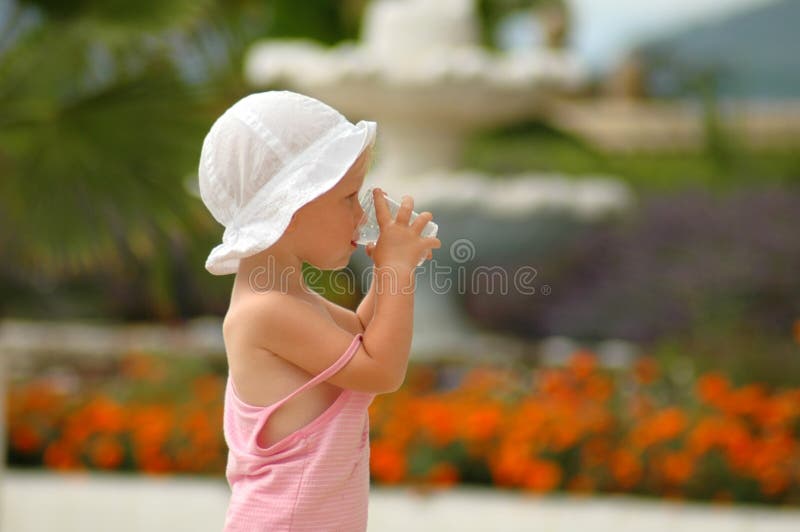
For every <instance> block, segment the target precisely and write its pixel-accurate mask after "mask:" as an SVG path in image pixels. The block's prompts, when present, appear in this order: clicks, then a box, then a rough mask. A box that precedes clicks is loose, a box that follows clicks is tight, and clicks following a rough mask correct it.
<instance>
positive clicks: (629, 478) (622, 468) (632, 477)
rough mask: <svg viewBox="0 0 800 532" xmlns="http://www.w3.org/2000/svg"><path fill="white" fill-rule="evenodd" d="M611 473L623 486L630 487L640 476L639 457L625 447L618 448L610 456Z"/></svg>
mask: <svg viewBox="0 0 800 532" xmlns="http://www.w3.org/2000/svg"><path fill="white" fill-rule="evenodd" d="M611 474H612V476H613V477H614V480H615V481H616V482H617V484H619V485H620V486H621V487H623V488H632V487H633V486H635V485H636V484H637V483H638V482H639V480H640V479H641V478H642V465H641V463H640V462H639V457H638V456H637V455H636V454H634V453H633V452H631V451H629V450H626V449H618V450H617V451H616V452H614V454H613V455H612V457H611Z"/></svg>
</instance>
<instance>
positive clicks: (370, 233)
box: [354, 188, 439, 266]
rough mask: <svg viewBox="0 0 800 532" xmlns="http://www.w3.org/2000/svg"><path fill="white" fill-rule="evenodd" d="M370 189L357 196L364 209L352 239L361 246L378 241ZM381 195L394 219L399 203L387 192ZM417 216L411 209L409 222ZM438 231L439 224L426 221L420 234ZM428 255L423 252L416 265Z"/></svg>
mask: <svg viewBox="0 0 800 532" xmlns="http://www.w3.org/2000/svg"><path fill="white" fill-rule="evenodd" d="M372 190H373V189H371V188H370V189H367V190H366V191H364V193H363V194H362V195H361V197H360V198H359V200H358V201H359V203H361V208H362V209H364V216H363V217H362V218H361V221H360V222H359V224H358V228H357V229H356V236H357V238H356V239H355V240H354V242H355V243H356V244H361V245H362V246H366V245H367V244H374V243H375V242H377V241H378V235H380V232H381V231H380V226H379V225H378V218H377V216H376V215H375V203H374V201H373V198H372ZM383 196H384V197H385V198H386V203H387V204H388V205H389V212H390V214H391V216H392V219H394V218H395V217H396V216H397V211H398V210H399V209H400V204H399V203H398V202H397V201H395V200H393V199H392V198H390V197H389V195H388V194H386V193H385V192H384V193H383ZM417 216H419V213H417V212H416V211H411V218H410V220H409V223H411V222H413V221H414V219H415V218H416V217H417ZM438 232H439V226H438V225H436V224H435V223H434V222H428V223H427V224H426V225H425V227H424V228H423V229H422V233H421V234H420V235H421V236H422V237H424V238H428V237H432V236H436V233H438ZM427 255H428V253H427V252H425V256H423V257H422V259H421V260H420V261H419V262H418V263H417V266H420V265H421V264H422V263H423V262H425V257H426V256H427Z"/></svg>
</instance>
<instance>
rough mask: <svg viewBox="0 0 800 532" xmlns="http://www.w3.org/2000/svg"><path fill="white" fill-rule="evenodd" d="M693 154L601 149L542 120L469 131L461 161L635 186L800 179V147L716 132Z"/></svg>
mask: <svg viewBox="0 0 800 532" xmlns="http://www.w3.org/2000/svg"><path fill="white" fill-rule="evenodd" d="M713 140H714V142H713V143H711V146H709V147H706V148H705V149H703V150H702V151H698V152H694V153H631V154H621V153H604V152H601V151H599V150H597V149H594V148H593V147H592V146H589V145H587V144H586V143H584V142H582V141H581V140H579V139H577V138H574V137H572V136H570V135H568V134H566V133H564V132H561V131H559V130H557V129H554V128H552V127H549V126H548V125H546V124H542V123H538V122H531V123H525V124H520V125H517V126H514V127H511V128H506V129H503V130H496V131H493V132H488V133H483V134H480V135H476V136H474V137H473V138H472V139H470V141H469V142H468V144H467V148H466V150H465V157H464V161H463V163H464V166H466V167H468V168H471V169H475V170H479V171H482V172H486V173H489V174H492V175H506V174H516V173H523V172H543V173H551V172H552V173H559V174H563V175H565V176H566V177H569V176H575V177H580V176H585V175H588V174H593V175H606V176H610V177H617V178H620V179H622V180H623V181H625V182H626V183H628V184H629V185H630V186H631V187H632V188H633V189H634V190H637V191H658V190H672V189H677V188H683V187H687V186H702V187H709V188H712V189H718V190H724V189H727V188H732V187H736V186H739V185H742V184H757V183H764V184H766V183H773V184H774V183H782V184H787V183H794V184H797V183H800V150H783V151H781V150H772V151H759V152H754V151H750V150H744V149H740V148H737V147H736V144H735V142H734V141H733V139H730V138H721V137H716V138H714V139H713Z"/></svg>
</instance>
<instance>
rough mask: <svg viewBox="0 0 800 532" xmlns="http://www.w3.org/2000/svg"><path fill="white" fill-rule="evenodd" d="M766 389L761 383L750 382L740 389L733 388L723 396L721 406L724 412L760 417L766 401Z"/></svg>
mask: <svg viewBox="0 0 800 532" xmlns="http://www.w3.org/2000/svg"><path fill="white" fill-rule="evenodd" d="M766 397H767V395H766V391H765V390H764V387H763V386H762V385H760V384H748V385H747V386H743V387H741V388H739V389H736V390H732V391H731V392H730V393H728V394H727V396H725V397H723V399H722V401H721V404H718V406H719V408H720V409H721V410H722V411H723V412H727V413H730V414H733V415H740V416H751V417H753V418H757V417H758V413H759V412H760V411H761V409H762V408H763V405H764V403H765V401H766Z"/></svg>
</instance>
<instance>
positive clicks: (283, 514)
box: [223, 334, 375, 532]
mask: <svg viewBox="0 0 800 532" xmlns="http://www.w3.org/2000/svg"><path fill="white" fill-rule="evenodd" d="M361 341H362V335H361V334H357V335H356V336H355V338H353V342H352V343H351V344H350V347H348V348H347V350H346V351H345V353H344V354H343V355H342V356H341V357H340V358H339V360H337V361H336V362H334V363H333V364H332V365H331V366H330V367H329V368H328V369H326V370H325V371H323V372H322V373H320V374H319V375H317V376H316V377H314V378H313V379H311V380H310V381H308V382H307V383H306V384H304V385H303V386H301V387H300V388H298V389H297V390H295V391H294V392H292V393H291V394H289V395H288V396H287V397H285V398H284V399H282V400H280V401H278V402H277V403H274V404H271V405H269V406H266V407H262V406H254V405H250V404H247V403H245V402H243V401H242V400H241V399H239V397H238V396H237V395H236V391H235V390H234V387H233V381H232V380H231V378H230V375H228V383H227V386H226V389H225V406H224V419H223V426H224V427H223V428H224V433H225V441H226V443H227V444H228V465H227V470H226V472H225V476H226V478H227V479H228V484H229V485H230V488H231V497H230V501H229V503H228V511H227V515H226V517H225V529H224V530H225V531H227V532H234V531H236V532H256V531H259V532H261V531H267V530H269V531H284V530H287V531H288V530H292V531H295V530H313V531H315V532H319V531H327V530H336V531H338V530H342V531H347V532H352V531H363V530H366V528H367V504H368V497H369V412H368V409H367V407H368V406H369V405H370V403H372V400H373V398H374V397H375V394H370V393H363V392H357V391H355V390H348V389H344V390H342V392H341V393H340V394H339V397H338V398H337V399H336V401H335V402H334V403H333V404H332V405H331V406H330V407H329V408H328V409H327V410H326V411H325V412H323V413H322V414H321V415H320V416H319V417H317V418H316V419H314V420H313V421H311V423H309V424H308V425H306V426H304V427H302V428H300V429H298V430H296V431H295V432H293V433H292V434H290V435H288V436H286V437H285V438H283V439H281V440H280V441H278V442H275V443H274V444H272V445H270V446H269V447H266V448H264V447H262V446H260V445H259V444H258V442H257V436H258V434H259V431H260V430H261V428H262V427H263V426H264V424H265V423H266V422H267V420H268V419H269V416H270V415H271V414H272V412H274V411H275V410H277V409H278V408H280V406H281V405H282V404H284V403H285V402H286V401H288V400H289V399H291V398H292V397H294V396H296V395H297V394H300V393H302V392H303V391H305V390H307V389H309V388H311V387H313V386H316V385H317V384H318V383H320V382H322V381H324V380H326V379H327V378H329V377H330V376H331V375H333V374H334V373H336V372H337V371H339V370H340V369H342V368H343V367H344V366H345V364H347V363H348V362H349V361H350V359H351V358H352V357H353V355H354V354H355V353H356V351H357V350H358V346H359V342H361Z"/></svg>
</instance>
